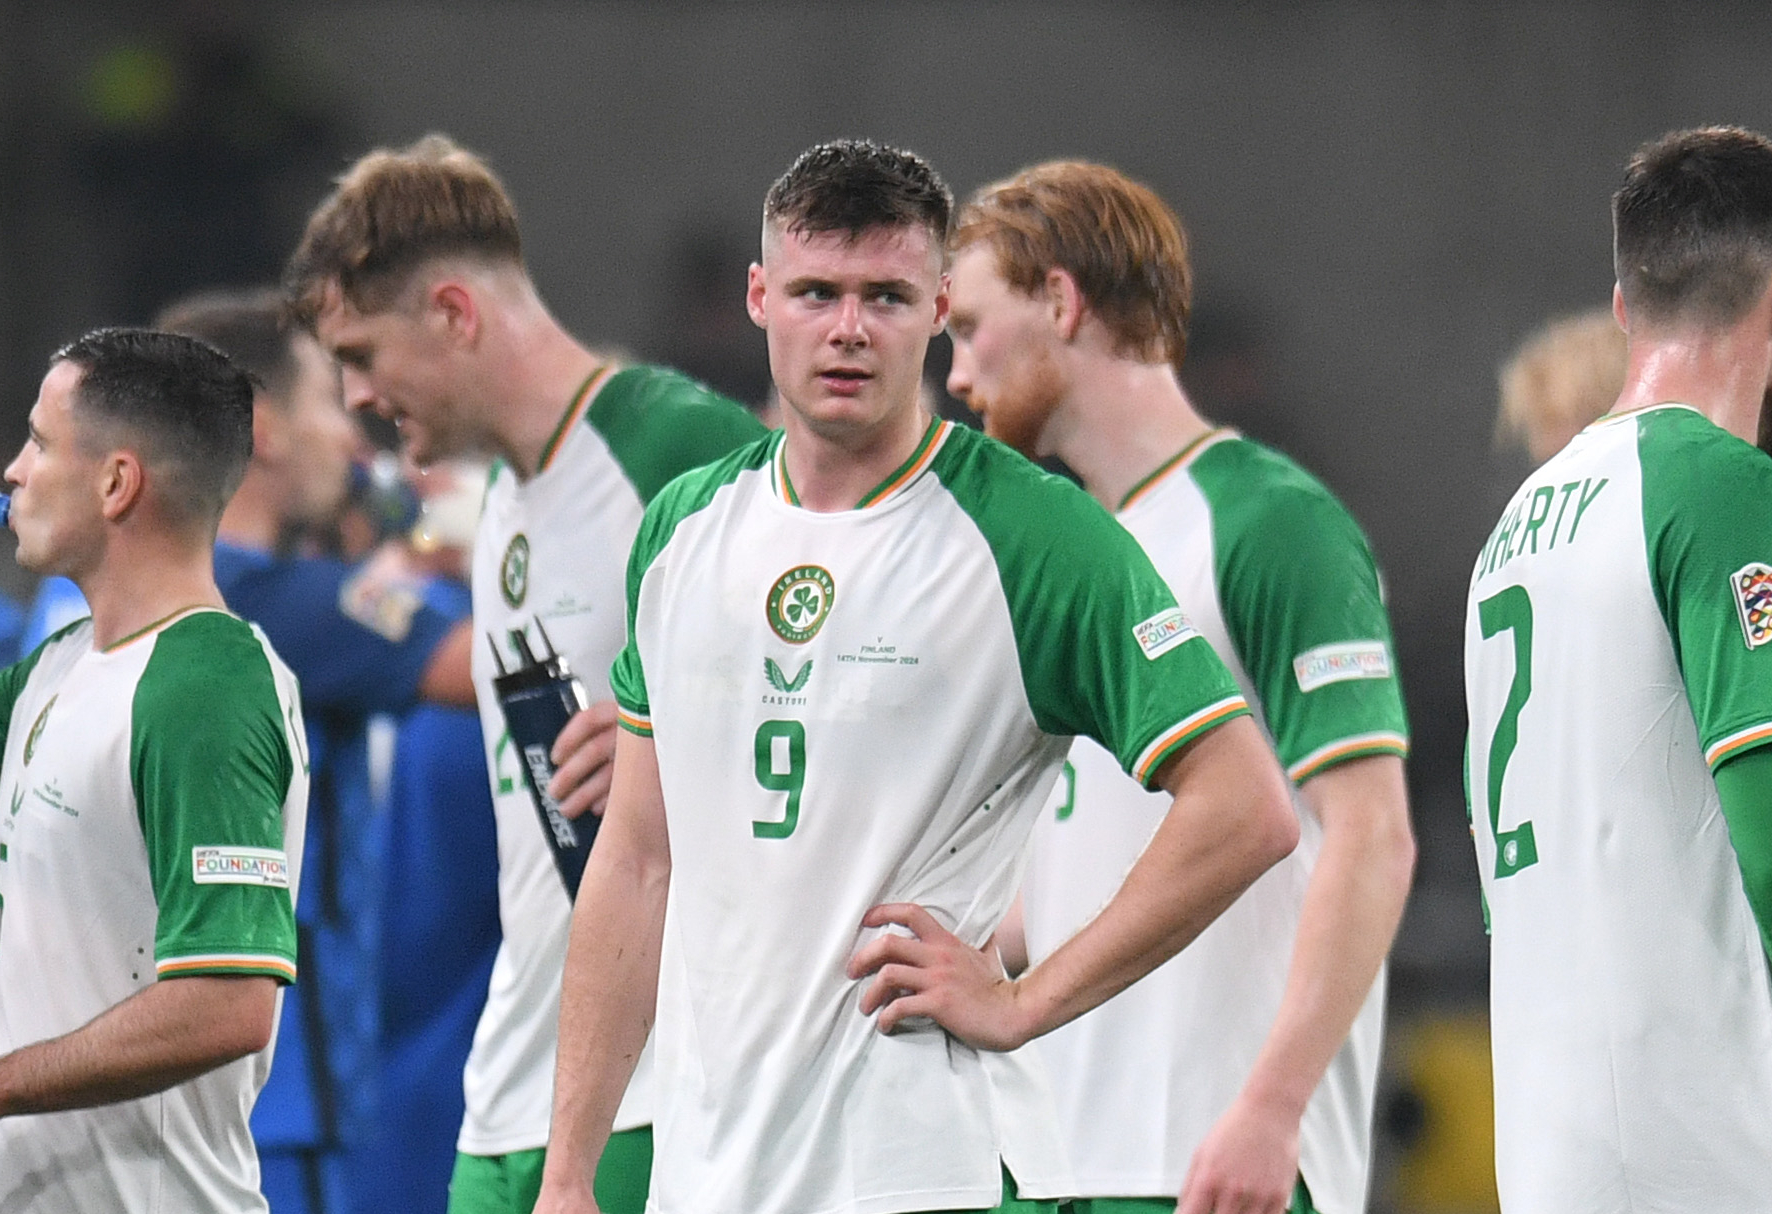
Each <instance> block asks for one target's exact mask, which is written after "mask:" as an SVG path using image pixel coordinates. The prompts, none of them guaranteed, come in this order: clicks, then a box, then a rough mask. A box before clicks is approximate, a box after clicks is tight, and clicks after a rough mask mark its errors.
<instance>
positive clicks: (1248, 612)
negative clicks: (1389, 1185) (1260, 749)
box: [1023, 430, 1408, 1214]
mask: <svg viewBox="0 0 1772 1214" xmlns="http://www.w3.org/2000/svg"><path fill="white" fill-rule="evenodd" d="M1118 517H1119V519H1120V522H1121V523H1122V524H1123V525H1124V526H1125V528H1126V529H1127V530H1128V531H1130V532H1131V533H1132V535H1133V536H1134V537H1135V538H1136V539H1137V540H1138V542H1139V544H1140V546H1141V547H1142V548H1143V549H1144V551H1145V552H1146V553H1147V554H1149V556H1150V558H1151V561H1152V563H1153V564H1154V565H1155V566H1156V569H1157V572H1158V573H1159V574H1161V575H1162V576H1163V579H1164V580H1165V581H1166V582H1167V583H1168V584H1169V587H1170V589H1172V590H1173V591H1174V592H1175V596H1176V599H1177V600H1178V601H1179V603H1180V605H1181V608H1182V610H1183V611H1185V612H1187V615H1188V618H1189V619H1190V620H1191V621H1193V623H1194V626H1195V627H1197V628H1198V629H1199V630H1200V632H1201V633H1202V634H1203V635H1204V636H1205V637H1206V639H1207V640H1209V641H1210V642H1211V643H1212V646H1213V648H1214V649H1215V650H1216V651H1217V652H1218V655H1219V656H1220V657H1221V658H1222V659H1223V660H1224V662H1225V664H1226V665H1227V666H1228V667H1229V668H1230V670H1231V672H1232V673H1233V674H1234V675H1235V676H1236V678H1237V681H1238V683H1239V684H1240V685H1241V686H1242V688H1243V690H1244V693H1245V694H1246V695H1247V696H1248V697H1249V698H1250V701H1251V702H1252V704H1253V705H1255V707H1256V711H1257V714H1258V716H1259V718H1260V720H1261V721H1262V723H1263V724H1264V726H1265V727H1266V729H1267V731H1268V735H1269V737H1270V739H1271V740H1272V742H1273V744H1274V746H1275V749H1276V750H1277V751H1278V753H1279V756H1280V760H1281V763H1282V765H1283V766H1284V767H1285V768H1286V771H1287V773H1288V774H1289V775H1290V776H1291V778H1292V780H1293V781H1294V782H1295V783H1298V784H1302V783H1304V782H1305V781H1306V780H1308V779H1310V778H1311V777H1312V776H1314V775H1317V774H1318V773H1320V772H1322V771H1325V770H1327V769H1328V768H1330V767H1332V766H1333V765H1335V764H1336V763H1339V762H1343V761H1345V760H1348V759H1352V758H1357V757H1360V756H1364V755H1374V754H1390V755H1401V754H1403V753H1404V752H1405V751H1406V749H1407V745H1408V742H1407V725H1406V722H1405V719H1404V713H1403V701H1402V695H1401V692H1400V690H1399V687H1398V682H1397V677H1396V670H1395V662H1394V658H1393V654H1392V646H1391V630H1390V622H1389V619H1388V618H1387V615H1386V612H1385V608H1384V603H1383V599H1382V595H1381V593H1380V590H1379V581H1378V573H1377V569H1376V566H1375V564H1374V562H1373V558H1372V552H1371V549H1370V547H1369V546H1368V544H1367V542H1366V539H1365V536H1363V535H1362V534H1361V532H1360V529H1359V526H1358V525H1357V524H1356V523H1355V522H1354V520H1353V519H1352V518H1351V517H1350V516H1349V514H1348V512H1347V510H1346V509H1345V508H1344V507H1343V506H1342V505H1341V503H1340V502H1338V501H1337V500H1336V499H1335V498H1334V496H1333V495H1332V494H1331V493H1330V492H1329V491H1328V490H1327V489H1326V488H1324V487H1323V485H1322V484H1321V483H1320V482H1318V481H1317V480H1316V479H1315V478H1313V477H1312V476H1310V475H1309V474H1308V473H1306V472H1305V471H1304V470H1303V469H1301V468H1299V467H1298V465H1296V464H1295V463H1293V462H1292V461H1291V460H1289V459H1287V458H1286V457H1284V456H1282V455H1280V454H1279V453H1278V452H1275V451H1273V450H1270V449H1269V448H1266V447H1263V446H1261V445H1260V444H1258V443H1254V442H1251V441H1249V440H1248V439H1245V438H1241V437H1239V436H1238V435H1237V434H1236V433H1235V432H1233V431H1230V430H1214V431H1211V432H1209V433H1208V434H1206V435H1204V436H1202V437H1201V438H1200V439H1198V440H1196V441H1195V442H1194V443H1192V444H1190V445H1189V446H1188V448H1187V449H1186V450H1184V451H1182V452H1181V453H1180V454H1178V455H1177V456H1176V457H1175V458H1173V459H1171V460H1169V461H1168V462H1166V463H1165V464H1163V465H1162V466H1161V467H1159V468H1158V469H1157V470H1156V471H1155V472H1153V473H1152V474H1151V475H1150V476H1149V477H1147V478H1146V479H1145V480H1144V481H1142V482H1140V483H1139V484H1138V485H1137V486H1135V487H1134V488H1133V490H1132V491H1131V492H1130V493H1129V494H1128V495H1127V497H1126V500H1125V501H1124V502H1123V503H1122V504H1121V507H1120V512H1119V516H1118ZM1167 808H1168V798H1166V797H1162V796H1153V795H1151V794H1149V793H1146V792H1145V791H1144V790H1143V789H1141V788H1140V787H1139V786H1138V785H1137V784H1136V783H1135V782H1134V781H1132V780H1129V779H1127V778H1126V777H1125V775H1123V774H1122V773H1121V772H1120V770H1119V768H1118V764H1117V763H1116V762H1115V760H1114V757H1113V756H1112V755H1110V754H1108V753H1107V752H1106V751H1104V750H1103V749H1102V748H1101V747H1100V746H1099V745H1098V744H1096V743H1095V742H1093V741H1090V740H1088V739H1086V738H1080V739H1078V741H1077V743H1076V745H1075V746H1074V747H1072V750H1071V766H1070V768H1069V769H1068V770H1067V772H1066V780H1065V782H1064V783H1063V784H1061V786H1060V790H1059V794H1058V796H1057V798H1056V801H1055V803H1054V804H1052V805H1051V806H1049V807H1048V812H1047V813H1045V814H1043V815H1042V816H1041V818H1040V821H1039V824H1038V825H1037V826H1036V828H1035V831H1034V854H1033V859H1032V861H1031V862H1030V864H1029V867H1028V875H1027V881H1026V885H1025V887H1024V890H1023V895H1024V900H1023V905H1024V916H1025V919H1024V921H1025V924H1026V930H1027V939H1028V947H1029V950H1030V954H1031V955H1032V956H1033V957H1035V958H1039V957H1043V956H1045V955H1046V954H1047V953H1050V952H1051V951H1052V950H1053V949H1055V948H1057V947H1058V946H1059V945H1060V944H1062V943H1063V942H1064V941H1065V940H1067V939H1069V938H1070V937H1071V936H1072V935H1073V934H1074V933H1075V932H1076V931H1077V929H1078V928H1080V927H1082V926H1083V924H1085V923H1086V922H1088V921H1089V919H1091V918H1092V917H1093V916H1094V914H1095V912H1096V911H1097V910H1098V909H1099V908H1100V907H1101V905H1102V903H1104V902H1105V901H1106V900H1107V898H1108V897H1109V895H1111V894H1112V892H1113V890H1114V889H1115V887H1116V886H1118V884H1119V882H1120V880H1121V878H1122V877H1123V876H1124V875H1125V873H1126V870H1127V869H1128V868H1129V867H1131V865H1132V863H1133V861H1134V860H1136V859H1137V857H1138V854H1139V852H1140V851H1142V850H1143V848H1144V845H1145V843H1146V842H1147V841H1148V840H1149V839H1150V836H1151V833H1152V832H1153V831H1154V830H1155V829H1156V827H1157V824H1158V822H1159V821H1161V819H1162V816H1163V813H1164V812H1165V811H1166V810H1167ZM1298 809H1299V815H1298V816H1299V820H1300V836H1301V842H1300V844H1299V847H1298V848H1297V850H1295V851H1294V852H1293V853H1292V854H1291V855H1290V856H1288V857H1287V858H1286V859H1284V860H1282V861H1281V862H1280V863H1279V864H1277V865H1275V866H1274V868H1273V869H1271V870H1270V871H1269V872H1267V873H1266V874H1264V875H1263V876H1262V877H1261V878H1260V879H1259V880H1258V881H1256V883H1255V884H1254V885H1253V886H1252V887H1251V888H1250V889H1249V890H1248V891H1247V892H1246V893H1245V894H1244V895H1243V896H1242V897H1241V898H1239V899H1238V900H1237V901H1236V902H1235V903H1234V904H1232V906H1231V907H1230V908H1229V909H1227V910H1226V911H1225V913H1224V914H1222V915H1221V916H1219V918H1218V919H1216V920H1214V921H1213V923H1212V925H1211V926H1210V927H1208V928H1207V929H1206V930H1205V931H1204V932H1203V933H1201V935H1200V936H1199V938H1198V939H1196V940H1195V941H1194V942H1193V943H1192V944H1190V945H1189V946H1188V947H1187V948H1186V949H1185V950H1184V951H1183V952H1182V953H1180V954H1179V955H1178V956H1176V957H1174V958H1172V959H1171V960H1170V961H1168V962H1167V963H1165V964H1164V965H1162V966H1160V967H1159V968H1158V969H1157V970H1156V971H1155V972H1154V973H1152V974H1150V975H1148V976H1147V977H1145V978H1144V979H1142V980H1141V981H1139V982H1138V983H1137V984H1136V985H1134V986H1133V987H1131V988H1130V989H1129V990H1127V991H1125V992H1123V993H1121V994H1120V995H1117V996H1115V997H1114V998H1113V999H1111V1000H1109V1001H1108V1002H1107V1003H1105V1004H1103V1005H1102V1006H1101V1007H1098V1008H1096V1009H1095V1010H1094V1011H1092V1012H1090V1013H1088V1014H1087V1015H1084V1016H1082V1017H1080V1018H1078V1019H1077V1020H1075V1021H1073V1022H1071V1023H1070V1024H1067V1025H1064V1026H1062V1027H1060V1028H1059V1029H1057V1030H1055V1031H1054V1032H1052V1033H1049V1034H1047V1035H1046V1036H1045V1037H1042V1038H1040V1039H1039V1040H1038V1041H1037V1042H1035V1043H1034V1048H1036V1049H1038V1050H1039V1051H1040V1052H1041V1054H1042V1055H1043V1056H1044V1058H1045V1060H1046V1063H1047V1066H1048V1067H1049V1069H1050V1071H1051V1074H1052V1081H1053V1085H1054V1088H1055V1091H1056V1093H1057V1096H1058V1102H1059V1109H1060V1114H1061V1117H1062V1122H1063V1127H1064V1134H1065V1141H1066V1143H1067V1145H1068V1146H1069V1148H1070V1151H1071V1153H1072V1157H1073V1163H1074V1165H1075V1167H1076V1170H1077V1183H1078V1185H1079V1191H1080V1193H1081V1194H1082V1195H1083V1196H1097V1197H1101V1196H1149V1197H1174V1195H1175V1194H1176V1193H1178V1192H1180V1191H1181V1184H1182V1180H1183V1178H1184V1177H1185V1176H1186V1174H1187V1168H1188V1163H1189V1161H1190V1160H1191V1159H1192V1157H1193V1153H1194V1150H1195V1149H1196V1148H1197V1147H1198V1146H1199V1144H1200V1142H1201V1141H1202V1139H1204V1138H1205V1136H1206V1134H1207V1132H1208V1131H1209V1130H1210V1129H1211V1128H1212V1126H1213V1125H1214V1124H1216V1122H1217V1121H1218V1119H1219V1117H1220V1116H1222V1115H1223V1113H1224V1111H1225V1110H1226V1109H1227V1108H1228V1107H1229V1105H1230V1103H1231V1101H1232V1100H1233V1099H1234V1098H1235V1097H1236V1095H1237V1093H1238V1092H1239V1091H1240V1090H1241V1089H1242V1086H1243V1083H1244V1081H1245V1079H1247V1077H1248V1074H1249V1070H1250V1068H1251V1067H1252V1066H1253V1065H1254V1062H1255V1058H1256V1056H1257V1054H1259V1053H1260V1050H1261V1047H1262V1044H1263V1042H1264V1041H1265V1040H1266V1038H1267V1035H1268V1032H1269V1030H1270V1029H1271V1028H1272V1026H1273V1021H1274V1017H1275V1015H1276V1014H1277V1013H1278V1010H1279V1006H1280V1000H1281V997H1282V995H1283V994H1284V993H1285V987H1286V975H1287V971H1288V967H1289V965H1290V962H1291V956H1292V946H1293V943H1294V940H1295V938H1296V934H1297V930H1298V920H1299V914H1300V910H1301V907H1302V903H1303V897H1304V889H1305V885H1306V882H1307V881H1308V880H1309V878H1310V874H1311V870H1312V868H1313V867H1314V865H1315V862H1316V856H1317V853H1318V850H1319V848H1320V846H1321V841H1322V834H1321V827H1320V826H1319V825H1318V823H1317V821H1316V818H1315V816H1314V815H1312V814H1311V813H1309V812H1308V811H1306V810H1305V809H1304V808H1303V806H1302V805H1299V806H1298ZM1383 985H1384V984H1383V976H1382V974H1381V975H1380V979H1379V981H1378V982H1377V983H1375V984H1374V988H1373V991H1372V993H1371V994H1370V995H1369V996H1368V998H1367V999H1366V1002H1365V1004H1364V1006H1363V1007H1362V1008H1361V1010H1360V1013H1359V1015H1358V1017H1357V1018H1356V1020H1355V1022H1354V1026H1353V1029H1352V1031H1351V1032H1350V1034H1349V1037H1348V1039H1347V1041H1345V1042H1344V1043H1343V1045H1342V1047H1341V1049H1340V1051H1339V1052H1338V1053H1337V1054H1336V1056H1335V1058H1334V1059H1333V1060H1332V1061H1331V1063H1330V1066H1329V1069H1328V1071H1327V1073H1326V1074H1325V1075H1324V1078H1323V1081H1322V1083H1321V1084H1319V1085H1318V1088H1317V1091H1316V1092H1315V1093H1314V1094H1313V1096H1312V1098H1311V1101H1310V1104H1309V1106H1308V1107H1307V1109H1306V1111H1305V1116H1304V1119H1303V1122H1302V1124H1301V1126H1300V1129H1299V1168H1300V1171H1302V1173H1303V1174H1304V1178H1305V1182H1306V1184H1307V1185H1309V1187H1310V1192H1311V1198H1312V1201H1313V1203H1314V1204H1315V1205H1316V1207H1317V1208H1318V1209H1319V1210H1321V1211H1323V1214H1356V1212H1357V1211H1360V1210H1364V1209H1365V1208H1366V1188H1367V1170H1368V1161H1369V1158H1370V1154H1371V1145H1372V1143H1371V1127H1372V1105H1373V1091H1374V1087H1375V1085H1376V1082H1377V1071H1378V1055H1379V1050H1380V1046H1381V1038H1382V1031H1383V1018H1384V998H1383Z"/></svg>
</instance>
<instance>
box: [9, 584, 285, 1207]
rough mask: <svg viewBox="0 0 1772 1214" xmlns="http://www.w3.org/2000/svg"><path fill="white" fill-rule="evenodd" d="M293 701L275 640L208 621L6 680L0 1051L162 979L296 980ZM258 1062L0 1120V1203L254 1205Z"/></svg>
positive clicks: (79, 640) (177, 623) (237, 625)
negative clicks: (141, 1092)
mask: <svg viewBox="0 0 1772 1214" xmlns="http://www.w3.org/2000/svg"><path fill="white" fill-rule="evenodd" d="M299 705H300V696H299V693H298V691H297V689H296V682H295V676H294V675H292V674H290V673H289V670H288V669H287V668H286V667H285V666H284V665H283V663H282V662H281V661H280V660H279V659H278V658H277V655H276V654H275V653H273V652H272V650H271V646H270V642H268V641H266V640H265V639H264V635H263V634H262V633H261V632H259V630H258V629H257V628H255V627H253V626H252V625H250V624H247V623H246V622H244V621H243V620H240V619H239V618H237V617H235V616H232V615H229V614H227V613H226V612H224V611H220V610H211V609H197V610H193V611H189V612H185V613H181V614H180V615H178V616H176V617H174V618H173V619H171V620H168V621H162V622H161V623H159V624H156V625H154V626H153V627H151V628H149V629H147V630H144V631H143V632H140V633H137V634H136V635H135V636H133V637H130V638H127V639H125V640H123V641H120V642H118V643H117V644H115V645H113V646H111V647H110V648H109V649H103V650H98V649H94V648H93V647H92V622H91V621H90V620H82V621H80V622H79V623H76V624H73V625H70V626H69V627H68V628H66V629H63V630H62V631H61V632H59V633H57V634H56V635H55V636H53V637H51V638H50V639H49V640H47V641H45V642H44V643H43V644H42V645H41V646H39V647H38V648H37V650H36V651H34V652H33V653H32V654H31V655H30V656H29V657H27V658H26V659H24V660H23V661H21V662H19V663H18V664H17V665H14V666H10V667H7V668H6V669H5V670H4V671H0V730H3V731H4V736H5V750H4V755H5V757H4V761H3V762H0V798H4V806H3V807H0V1054H5V1053H7V1052H8V1051H10V1050H14V1049H17V1048H19V1047H20V1046H24V1045H29V1044H31V1043H33V1042H37V1041H44V1040H47V1039H49V1038H51V1037H58V1036H60V1035H62V1034H64V1033H69V1032H72V1031H73V1030H75V1029H77V1028H79V1027H81V1026H82V1025H84V1024H86V1023H87V1022H88V1021H90V1020H92V1019H93V1018H94V1017H96V1016H98V1015H99V1014H100V1013H102V1012H104V1011H105V1010H107V1009H108V1008H111V1007H113V1006H115V1005H116V1004H119V1003H122V1002H123V1001H124V1000H126V999H128V998H129V997H130V996H132V995H135V994H137V993H139V992H140V991H142V990H144V989H146V988H147V987H149V986H151V985H152V984H153V983H154V982H155V981H156V980H159V979H166V980H176V979H177V978H178V977H180V976H182V975H187V974H245V975H254V974H263V975H269V976H271V977H274V978H277V979H278V980H280V981H283V982H290V981H293V980H294V979H295V912H294V905H293V904H294V900H295V892H296V880H297V877H298V875H299V872H300V869H301V845H302V827H303V823H304V820H305V817H306V814H307V798H308V774H307V754H306V752H305V750H304V749H303V747H304V746H305V742H304V741H303V736H302V721H301V709H300V707H299ZM279 1002H280V1000H279ZM270 1070H271V1050H270V1048H269V1047H268V1046H267V1047H266V1048H265V1049H263V1050H261V1051H259V1052H258V1053H256V1054H252V1055H249V1056H247V1057H245V1058H241V1059H238V1060H236V1061H234V1062H230V1063H228V1064H227V1065H226V1066H222V1067H218V1068H216V1069H215V1070H212V1071H210V1072H208V1073H206V1074H203V1075H200V1076H198V1077H197V1078H195V1079H192V1080H190V1081H189V1082H186V1083H181V1084H178V1085H177V1086H175V1087H171V1088H168V1089H167V1090H166V1091H164V1092H161V1093H159V1094H157V1095H153V1096H144V1097H141V1098H140V1099H137V1100H128V1101H124V1102H122V1103H120V1104H111V1105H104V1106H102V1107H99V1108H92V1109H77V1110H74V1111H72V1112H66V1113H45V1114H38V1115H34V1116H28V1117H9V1118H6V1119H3V1120H0V1209H4V1210H14V1209H17V1210H25V1209H29V1210H32V1211H48V1212H51V1214H54V1212H56V1211H67V1212H68V1214H75V1212H86V1211H92V1210H129V1211H132V1212H134V1211H142V1212H143V1214H183V1212H185V1211H217V1212H221V1211H226V1212H227V1214H237V1212H239V1211H252V1210H261V1211H262V1210H263V1209H264V1208H265V1201H264V1198H263V1197H261V1196H260V1195H259V1191H258V1158H257V1155H256V1154H255V1152H254V1150H253V1145H252V1138H251V1135H250V1134H249V1133H248V1130H247V1116H248V1114H249V1113H250V1112H251V1110H252V1103H253V1101H254V1100H255V1099H256V1098H257V1096H258V1090H259V1088H260V1087H262V1086H263V1085H264V1081H265V1077H266V1076H267V1075H268V1074H269V1073H270Z"/></svg>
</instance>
